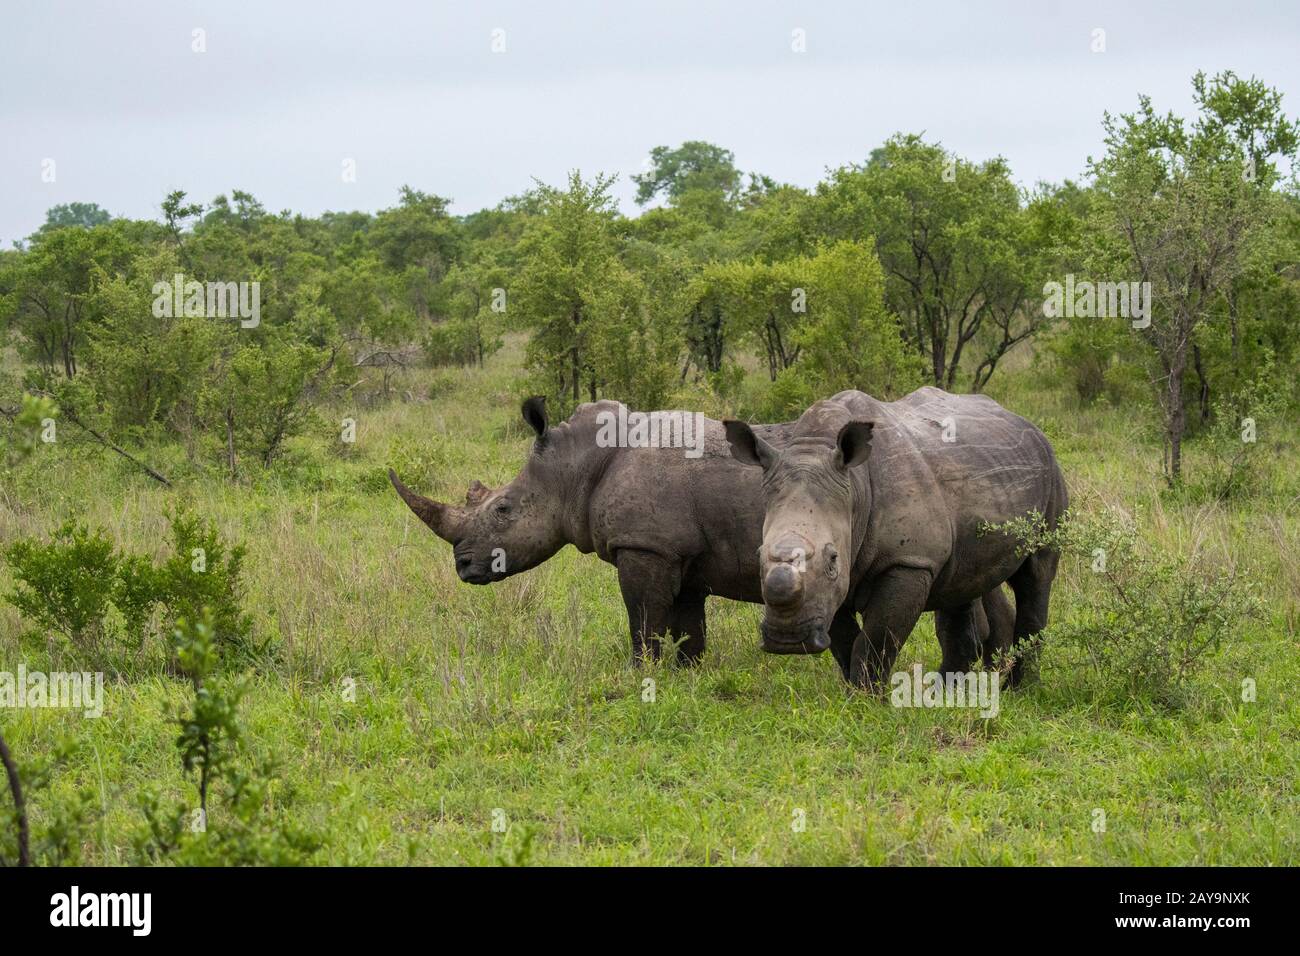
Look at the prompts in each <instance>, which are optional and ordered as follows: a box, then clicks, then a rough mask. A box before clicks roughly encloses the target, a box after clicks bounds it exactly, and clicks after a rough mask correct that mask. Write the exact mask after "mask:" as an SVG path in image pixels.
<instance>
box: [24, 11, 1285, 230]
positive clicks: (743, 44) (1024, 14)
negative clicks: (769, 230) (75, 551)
mask: <svg viewBox="0 0 1300 956" xmlns="http://www.w3.org/2000/svg"><path fill="white" fill-rule="evenodd" d="M1298 27H1300V4H1296V3H1294V2H1293V0H1276V2H1273V3H1267V2H1266V3H1252V2H1228V0H1219V2H1205V0H1190V2H1182V3H1110V2H1090V3H1070V2H1061V3H1050V2H1043V0H1039V2H1029V0H1026V2H1023V3H1010V2H1006V3H984V4H981V3H975V2H970V3H960V2H949V0H919V2H918V0H911V2H908V0H901V2H900V0H895V2H890V3H875V2H870V3H868V2H858V3H853V2H739V0H737V2H734V3H711V2H707V0H660V2H655V3H633V2H605V3H597V2H562V0H554V2H544V0H529V2H519V3H505V2H488V3H480V2H468V0H461V2H456V3H449V2H434V0H425V2H415V0H365V2H358V0H349V2H333V0H331V2H313V3H306V2H302V3H283V2H270V0H263V2H232V0H225V2H220V3H216V2H198V0H121V2H88V0H85V2H57V0H55V2H52V0H30V2H29V0H0V245H3V246H5V247H7V246H8V245H9V244H10V243H11V242H12V241H13V240H14V239H17V238H21V237H23V236H26V235H28V234H29V233H31V232H32V231H33V230H35V229H36V228H37V227H38V226H39V225H40V224H41V223H42V222H43V221H44V216H45V210H46V209H47V208H49V207H50V206H53V205H55V204H56V203H62V202H72V201H84V202H97V203H99V204H100V205H101V206H104V207H105V208H107V209H108V210H110V211H111V212H113V213H115V214H118V215H128V216H133V217H157V216H158V214H159V203H160V202H161V200H162V198H163V196H164V195H165V194H166V193H167V192H168V191H170V190H172V189H185V190H186V191H187V192H189V194H190V196H191V197H192V198H193V199H196V200H199V201H202V202H205V203H206V202H208V201H209V200H211V199H212V198H213V197H214V196H215V195H217V194H218V193H221V192H226V193H229V191H230V190H231V189H235V188H238V189H246V190H248V191H250V192H252V193H253V194H254V195H256V196H257V197H258V199H260V200H261V201H262V202H263V203H264V204H265V206H266V207H267V209H269V210H271V211H279V210H281V209H292V210H294V211H298V212H304V213H307V214H312V215H315V214H318V213H320V212H322V211H324V210H327V209H336V210H337V209H366V210H372V211H373V210H377V209H380V208H383V207H385V206H391V205H393V204H394V203H395V202H396V199H397V190H398V187H399V186H401V185H402V184H403V183H409V184H410V185H412V186H414V187H416V188H418V189H423V190H425V191H428V192H434V193H438V194H440V195H444V196H449V197H451V198H452V199H453V200H454V205H453V210H454V211H456V212H460V213H463V212H471V211H473V210H475V209H479V208H481V207H484V206H491V205H495V204H496V203H497V202H498V201H499V200H500V199H502V198H503V197H505V196H507V195H511V194H516V193H519V192H521V191H523V190H524V189H527V188H528V187H529V186H530V185H531V182H532V179H531V177H533V176H536V177H538V178H540V179H542V180H543V181H547V182H558V181H560V180H561V179H562V178H563V176H564V175H565V173H566V171H567V170H569V169H571V168H575V167H576V168H581V169H582V170H583V171H584V172H587V173H594V172H597V171H604V172H614V173H618V174H620V181H619V185H618V187H617V189H618V193H619V195H620V197H621V200H622V205H623V208H624V211H626V212H629V213H630V212H633V211H634V210H635V206H634V204H633V203H632V202H631V196H632V193H633V189H632V186H631V183H630V182H629V181H628V178H627V177H628V176H629V175H630V174H632V173H635V172H638V171H639V170H640V169H641V168H642V163H643V162H644V159H645V156H646V154H647V152H648V151H649V150H650V148H651V147H653V146H656V145H660V144H663V145H674V146H675V145H677V144H678V143H680V142H682V141H683V140H687V139H706V140H709V141H711V142H715V143H718V144H719V145H722V146H725V147H727V148H728V149H731V150H733V151H734V152H735V154H736V162H737V165H739V166H740V167H741V168H742V169H743V170H746V171H750V170H753V171H760V172H764V173H767V174H768V175H770V176H772V177H774V178H776V179H778V180H781V181H786V182H793V183H796V184H799V185H802V186H811V185H812V184H814V183H815V182H817V180H818V179H820V178H821V177H822V175H823V174H824V171H825V169H826V168H827V167H834V166H838V165H841V164H843V163H848V162H854V161H860V160H862V159H864V158H865V157H866V156H867V154H868V153H869V152H870V150H871V149H872V147H874V146H876V145H878V144H879V143H880V142H881V141H882V140H884V139H885V138H886V137H887V136H889V135H890V134H891V133H893V132H896V131H917V132H921V131H923V132H924V133H925V134H926V135H927V137H928V138H931V139H937V140H939V141H941V142H942V143H943V144H944V145H945V146H946V147H948V148H949V149H954V150H956V151H957V152H958V153H960V154H962V155H963V156H966V157H968V158H970V159H974V160H980V159H985V158H987V157H990V156H993V155H997V154H1001V155H1003V156H1006V157H1007V159H1008V160H1009V161H1010V163H1011V167H1012V170H1013V172H1014V174H1015V176H1016V178H1017V179H1019V180H1020V181H1021V182H1022V183H1024V184H1025V185H1031V184H1032V183H1033V182H1035V181H1037V180H1040V179H1047V180H1052V181H1057V180H1060V179H1062V178H1065V177H1078V176H1079V175H1080V174H1081V172H1082V171H1083V168H1084V164H1085V160H1086V158H1087V156H1088V155H1089V154H1090V153H1091V154H1096V153H1097V152H1099V150H1100V145H1101V132H1100V120H1101V115H1102V112H1103V111H1104V110H1111V111H1112V112H1116V111H1124V110H1129V109H1132V108H1133V107H1134V106H1135V105H1136V102H1137V94H1138V93H1139V92H1145V93H1149V94H1151V95H1152V96H1153V98H1154V99H1155V103H1156V106H1157V108H1159V109H1162V110H1164V109H1173V110H1175V111H1176V112H1179V113H1186V112H1188V111H1189V110H1190V106H1191V93H1190V82H1189V81H1190V79H1191V76H1192V74H1193V73H1194V72H1195V71H1196V70H1197V69H1204V70H1206V71H1207V72H1215V71H1218V70H1221V69H1228V68H1230V69H1235V70H1236V71H1237V72H1238V73H1241V74H1244V75H1250V74H1254V75H1256V76H1258V77H1260V78H1261V79H1263V80H1264V81H1265V82H1267V83H1269V84H1270V85H1272V86H1275V87H1277V88H1278V89H1280V90H1281V91H1282V92H1283V93H1284V94H1286V100H1285V101H1284V104H1285V106H1286V107H1288V112H1290V113H1291V114H1292V115H1300V42H1298V41H1300V29H1297V28H1298ZM196 28H202V29H204V30H206V41H207V51H206V52H204V53H195V52H193V51H192V50H191V44H192V42H193V41H192V31H193V30H194V29H196ZM497 28H499V29H502V30H504V31H505V43H506V52H504V53H499V54H494V53H493V52H492V50H491V33H492V31H493V30H494V29H497ZM796 28H798V29H802V30H804V31H805V33H806V38H807V40H806V42H807V51H806V52H805V53H802V54H799V53H795V52H793V51H792V49H791V31H792V30H795V29H796ZM1095 28H1102V29H1104V30H1105V31H1106V37H1105V39H1106V51H1105V52H1104V53H1093V52H1091V50H1090V45H1091V43H1092V31H1093V30H1094V29H1095ZM345 158H351V159H354V160H355V162H356V170H357V179H356V182H354V183H345V182H343V181H342V176H341V171H342V163H343V160H344V159H345ZM46 159H53V160H54V161H55V164H56V165H55V176H56V178H55V181H54V182H53V183H47V182H43V181H42V176H41V172H42V161H43V160H46Z"/></svg>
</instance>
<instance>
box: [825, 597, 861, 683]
mask: <svg viewBox="0 0 1300 956" xmlns="http://www.w3.org/2000/svg"><path fill="white" fill-rule="evenodd" d="M860 631H861V628H860V627H859V626H858V618H857V615H855V614H854V613H853V607H852V606H851V605H850V604H849V602H847V601H846V602H845V603H844V604H842V605H841V606H840V609H839V610H838V611H836V612H835V616H834V617H833V618H831V656H832V657H834V658H835V663H837V664H839V665H840V673H842V674H843V675H844V679H845V680H849V679H850V677H851V675H852V673H853V642H854V641H856V640H857V639H858V633H859V632H860Z"/></svg>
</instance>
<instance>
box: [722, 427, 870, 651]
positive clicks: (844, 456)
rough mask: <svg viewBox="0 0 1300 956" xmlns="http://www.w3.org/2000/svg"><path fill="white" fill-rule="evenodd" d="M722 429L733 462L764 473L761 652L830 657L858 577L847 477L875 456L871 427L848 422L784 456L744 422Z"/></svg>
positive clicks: (797, 443)
mask: <svg viewBox="0 0 1300 956" xmlns="http://www.w3.org/2000/svg"><path fill="white" fill-rule="evenodd" d="M724 425H725V427H726V430H727V443H728V444H729V445H730V446H731V455H732V457H733V458H735V459H736V460H737V461H740V462H743V463H745V464H748V465H755V466H757V467H760V468H762V469H763V504H764V515H763V543H762V545H761V546H760V548H759V571H760V574H761V575H762V587H763V605H764V608H765V610H764V614H763V623H762V625H761V626H760V631H761V634H762V643H763V650H765V651H769V652H771V653H774V654H816V653H819V652H821V651H824V650H825V649H826V648H827V647H828V646H830V634H829V627H830V623H831V619H832V618H833V617H834V616H835V612H836V611H837V610H838V609H839V608H840V606H841V605H842V604H843V603H844V601H845V599H846V598H847V597H848V592H849V579H850V575H851V571H852V563H853V548H852V539H853V484H852V482H851V480H850V476H849V472H850V470H851V469H853V468H854V467H856V466H857V465H860V464H862V462H864V461H866V460H867V456H868V455H869V454H870V451H871V430H872V423H871V422H866V421H850V422H848V423H846V424H845V425H843V427H842V428H840V430H839V433H838V435H837V436H836V437H835V439H834V440H831V439H828V438H823V437H796V438H794V439H793V440H791V442H790V443H789V444H788V445H787V446H786V447H785V449H783V450H782V451H779V452H778V451H777V450H776V449H775V448H773V447H772V446H771V445H769V444H768V443H767V442H765V441H764V440H763V439H762V438H760V437H759V436H758V435H756V434H755V433H754V430H753V429H752V428H750V427H749V426H748V425H747V424H745V423H744V422H737V421H728V422H725V423H724Z"/></svg>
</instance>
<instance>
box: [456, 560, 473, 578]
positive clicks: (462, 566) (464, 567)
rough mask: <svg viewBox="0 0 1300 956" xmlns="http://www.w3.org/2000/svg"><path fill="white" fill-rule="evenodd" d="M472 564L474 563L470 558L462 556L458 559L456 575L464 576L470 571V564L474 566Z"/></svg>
mask: <svg viewBox="0 0 1300 956" xmlns="http://www.w3.org/2000/svg"><path fill="white" fill-rule="evenodd" d="M472 563H473V562H472V561H471V560H470V559H469V558H468V557H465V556H462V557H459V558H457V559H456V573H457V574H461V575H463V574H464V573H465V572H466V571H468V570H469V566H470V564H472Z"/></svg>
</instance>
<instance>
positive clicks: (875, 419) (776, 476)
mask: <svg viewBox="0 0 1300 956" xmlns="http://www.w3.org/2000/svg"><path fill="white" fill-rule="evenodd" d="M725 427H726V431H727V438H728V441H729V443H730V445H731V449H732V454H733V455H735V457H736V458H737V459H738V460H740V461H743V462H745V463H747V464H750V465H757V466H760V467H761V469H762V470H761V472H759V469H758V468H755V469H753V470H754V471H755V472H756V473H760V474H762V476H763V496H764V501H765V516H764V520H763V544H762V552H761V559H762V570H761V575H762V590H763V597H764V603H765V604H766V611H765V613H764V619H763V624H762V628H761V632H762V636H763V646H764V649H766V650H770V651H773V652H776V653H808V652H810V651H812V652H816V651H819V650H822V649H824V648H825V647H826V646H827V644H829V645H830V648H831V651H832V653H833V654H834V655H835V658H836V660H837V661H838V662H839V665H840V668H841V669H842V670H843V672H844V676H845V678H846V679H847V680H848V681H849V682H850V683H852V684H854V685H856V686H861V687H872V688H878V687H880V685H881V683H882V682H883V680H884V679H885V678H886V677H887V676H888V674H889V671H890V670H891V669H892V667H893V664H894V659H895V657H896V656H897V654H898V651H899V648H901V647H902V645H903V642H904V641H906V640H907V637H908V635H909V634H910V633H911V631H912V628H913V627H914V626H915V624H916V621H917V618H919V617H920V615H921V614H922V612H924V611H926V610H933V611H934V612H935V630H936V631H937V632H938V635H939V642H940V644H941V645H942V647H943V663H942V665H941V667H942V669H943V670H944V672H945V673H953V672H965V671H968V670H969V669H970V667H971V665H972V664H973V663H974V661H975V659H976V657H978V656H979V655H980V652H981V650H983V651H984V652H985V654H984V656H985V659H986V661H987V659H988V657H989V655H988V653H987V652H988V650H989V648H988V646H987V645H985V646H984V647H983V648H981V641H980V634H979V631H978V627H979V626H980V622H979V617H980V610H981V609H980V601H979V598H980V597H981V595H986V594H987V593H988V592H989V591H990V589H994V588H996V587H997V586H998V585H999V584H1000V583H1001V582H1004V581H1006V582H1008V583H1009V584H1010V585H1011V588H1012V590H1013V591H1014V593H1015V597H1016V608H1015V626H1014V627H1015V629H1014V640H1015V643H1016V644H1019V643H1020V642H1022V641H1025V640H1026V639H1028V638H1030V637H1032V636H1033V635H1035V634H1037V633H1038V632H1039V631H1040V630H1042V628H1043V627H1045V626H1046V624H1047V604H1048V597H1049V595H1050V593H1051V587H1052V579H1053V578H1054V577H1055V575H1056V564H1057V557H1058V555H1057V554H1056V553H1055V552H1054V551H1050V550H1042V551H1038V552H1036V553H1033V554H1030V555H1028V556H1026V555H1023V554H1019V553H1017V549H1016V541H1014V540H1013V539H1011V538H1010V537H1008V536H1007V535H1004V534H1001V533H997V532H993V533H986V532H985V529H984V527H983V526H984V524H985V523H986V522H987V523H1000V522H1005V521H1008V520H1010V519H1013V518H1017V517H1022V516H1025V515H1026V514H1028V513H1031V512H1038V513H1039V514H1041V515H1042V516H1043V517H1044V518H1045V519H1046V521H1047V523H1048V526H1049V527H1055V526H1056V521H1057V519H1058V517H1059V516H1060V515H1061V514H1062V513H1063V512H1064V511H1065V509H1066V506H1067V494H1066V489H1065V481H1064V479H1063V478H1062V476H1061V470H1060V468H1059V467H1058V466H1057V463H1056V456H1055V454H1054V453H1053V451H1052V447H1051V445H1050V443H1049V442H1048V441H1047V438H1046V436H1044V435H1043V433H1042V432H1041V431H1039V430H1038V429H1037V428H1035V427H1034V426H1033V425H1031V424H1030V423H1029V422H1028V421H1026V420H1025V419H1023V418H1021V417H1020V416H1018V415H1013V414H1012V413H1011V412H1008V411H1007V410H1006V409H1004V408H1003V407H1002V406H1000V405H998V404H997V402H994V401H993V400H992V399H990V398H987V397H985V396H981V395H950V394H948V393H947V392H945V391H943V390H941V389H937V388H922V389H918V390H917V391H915V392H913V393H911V394H910V395H908V396H906V397H905V398H902V399H900V400H899V401H897V402H881V401H877V400H876V399H874V398H872V397H871V396H869V395H866V394H864V393H862V392H857V391H847V392H840V393H839V394H838V395H835V396H833V397H832V398H830V399H827V400H825V401H821V402H817V403H816V404H814V405H813V406H812V407H810V408H809V409H808V410H807V411H806V412H805V413H804V414H803V415H802V416H801V417H800V418H799V420H798V421H797V422H796V423H795V425H794V428H793V430H792V432H791V433H790V435H789V437H788V440H787V444H786V446H785V448H777V447H775V446H773V445H772V443H771V442H769V441H768V440H767V439H766V437H765V436H764V435H762V434H761V433H760V432H759V431H758V430H757V429H754V428H751V427H750V426H749V425H746V424H745V423H744V422H735V421H729V422H726V423H725ZM846 602H847V605H848V606H849V607H851V608H853V609H854V610H855V611H857V612H858V613H859V614H861V615H862V628H861V631H860V632H858V631H854V632H853V633H849V632H848V631H847V630H845V629H842V628H836V627H835V626H834V625H833V622H834V621H835V620H836V619H837V617H838V618H842V617H843V614H844V607H845V605H846ZM1025 663H1026V658H1025V657H1024V656H1021V657H1019V658H1018V659H1017V660H1016V662H1015V664H1014V666H1013V668H1012V670H1011V673H1010V675H1009V678H1010V679H1009V681H1008V683H1009V684H1011V685H1014V684H1016V683H1018V682H1019V681H1020V680H1021V678H1022V676H1023V674H1024V671H1025Z"/></svg>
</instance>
